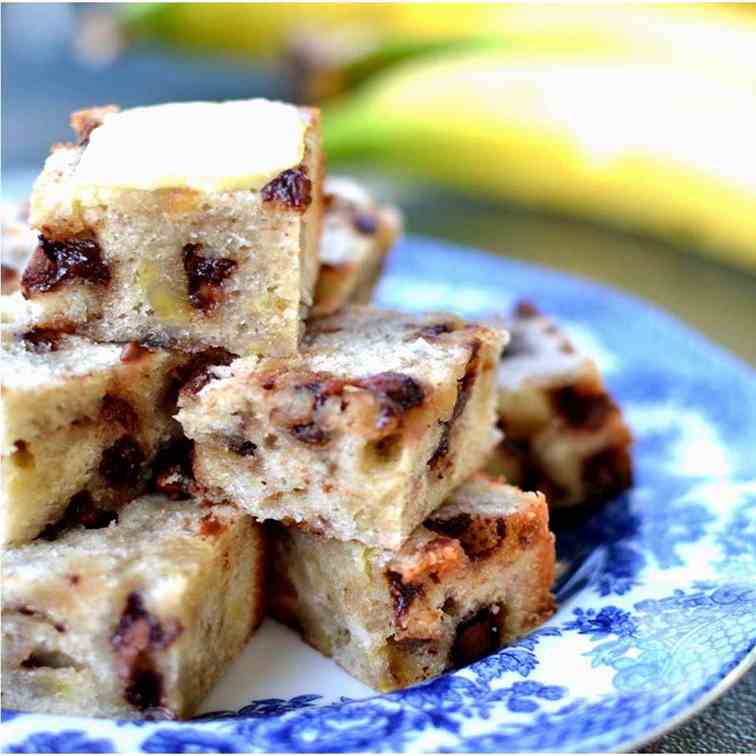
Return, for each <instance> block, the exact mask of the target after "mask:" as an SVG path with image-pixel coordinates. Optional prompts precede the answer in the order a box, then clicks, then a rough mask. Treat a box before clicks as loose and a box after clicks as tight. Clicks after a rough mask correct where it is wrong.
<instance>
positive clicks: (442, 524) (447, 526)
mask: <svg viewBox="0 0 756 756" xmlns="http://www.w3.org/2000/svg"><path fill="white" fill-rule="evenodd" d="M470 522H471V517H470V515H469V514H467V513H465V512H462V513H461V514H458V515H456V516H455V517H450V518H449V519H448V520H434V519H433V518H430V519H428V520H426V521H425V522H424V523H423V524H424V525H425V527H426V528H428V530H432V531H433V532H434V533H441V534H442V535H445V536H449V538H457V539H459V537H460V536H461V535H463V534H464V533H465V531H466V530H467V529H468V528H469V527H470Z"/></svg>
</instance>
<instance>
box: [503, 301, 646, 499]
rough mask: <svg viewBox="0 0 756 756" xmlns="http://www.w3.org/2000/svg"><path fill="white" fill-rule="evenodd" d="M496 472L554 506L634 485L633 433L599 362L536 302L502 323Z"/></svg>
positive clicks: (603, 496) (606, 496)
mask: <svg viewBox="0 0 756 756" xmlns="http://www.w3.org/2000/svg"><path fill="white" fill-rule="evenodd" d="M502 325H503V326H504V327H505V328H507V330H508V331H509V333H510V341H509V343H508V345H507V347H506V348H505V350H504V352H503V353H502V358H501V362H500V364H499V390H498V407H497V411H498V414H499V421H498V422H499V427H500V428H501V430H502V431H503V432H504V440H503V441H502V442H501V443H500V444H499V445H498V446H497V448H496V450H495V452H494V453H493V455H492V457H491V460H490V462H489V464H488V469H489V470H490V471H491V472H492V473H494V474H503V475H504V476H505V477H506V478H507V480H509V481H510V482H511V483H513V484H515V485H518V486H521V487H523V488H526V489H528V490H539V491H543V492H544V493H545V494H546V496H547V497H548V500H549V504H550V505H551V506H553V507H571V506H575V505H580V504H585V505H595V504H600V503H602V502H604V501H606V500H607V499H610V498H611V497H613V496H616V495H618V494H620V493H622V491H624V490H626V489H627V488H629V487H630V486H631V485H632V478H633V475H632V459H631V456H630V447H631V444H632V436H631V434H630V430H629V429H628V427H627V424H626V423H625V421H624V418H623V416H622V412H621V410H620V408H619V407H618V406H617V404H616V403H615V401H614V400H613V399H612V397H611V396H610V394H609V393H608V391H607V390H606V387H605V386H604V383H603V381H602V378H601V374H600V372H599V369H598V367H597V365H596V363H595V362H594V361H593V360H592V359H591V358H590V357H588V356H586V355H585V354H582V353H581V352H580V351H578V350H577V349H576V348H575V346H574V345H573V344H572V342H571V341H570V340H569V339H568V338H567V336H566V335H565V334H564V333H563V331H562V330H561V329H560V328H559V326H558V325H557V324H556V323H555V322H554V321H553V320H552V319H550V318H548V317H546V316H544V315H542V314H541V313H540V312H539V311H538V310H537V308H536V307H534V306H533V305H532V304H530V303H528V302H521V303H520V304H519V305H518V306H517V307H516V308H515V310H514V312H513V313H512V315H511V317H510V318H509V319H508V320H506V321H505V322H504V323H503V324H502Z"/></svg>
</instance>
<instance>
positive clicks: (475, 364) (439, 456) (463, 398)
mask: <svg viewBox="0 0 756 756" xmlns="http://www.w3.org/2000/svg"><path fill="white" fill-rule="evenodd" d="M479 366H480V340H479V339H474V340H473V341H472V342H471V344H470V357H469V359H468V360H467V365H466V366H465V372H464V374H463V375H462V377H461V378H460V379H459V380H458V381H457V398H456V400H455V402H454V407H453V409H452V414H451V417H450V418H449V419H448V420H446V421H444V422H442V423H441V425H442V426H443V430H442V431H441V438H440V439H439V442H438V445H437V446H436V449H435V451H434V452H433V454H432V455H431V458H430V459H429V460H428V467H430V468H431V470H433V471H434V472H436V473H437V474H438V475H439V476H443V473H444V471H445V469H446V468H447V467H448V463H447V464H444V465H443V466H442V463H443V462H445V461H446V457H447V455H448V454H449V444H450V441H451V432H452V429H453V427H454V424H455V423H456V422H457V420H459V418H460V416H461V415H462V413H463V412H464V411H465V407H466V406H467V402H468V401H469V400H470V394H471V393H472V388H473V385H474V384H475V381H476V379H477V377H478V368H479Z"/></svg>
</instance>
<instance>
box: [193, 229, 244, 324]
mask: <svg viewBox="0 0 756 756" xmlns="http://www.w3.org/2000/svg"><path fill="white" fill-rule="evenodd" d="M202 246H203V245H202V244H191V243H190V244H185V245H184V249H183V252H184V272H185V273H186V278H187V284H188V289H189V302H190V304H191V305H192V307H194V308H196V309H198V310H202V312H203V313H205V315H208V314H209V313H211V312H212V311H213V310H214V309H215V308H216V307H217V306H218V304H220V302H221V300H222V298H223V291H222V290H223V282H224V281H225V280H226V278H228V277H229V276H230V275H231V273H232V272H233V270H234V269H235V268H236V261H235V260H228V259H226V258H225V257H203V256H202V255H201V254H200V252H201V251H202Z"/></svg>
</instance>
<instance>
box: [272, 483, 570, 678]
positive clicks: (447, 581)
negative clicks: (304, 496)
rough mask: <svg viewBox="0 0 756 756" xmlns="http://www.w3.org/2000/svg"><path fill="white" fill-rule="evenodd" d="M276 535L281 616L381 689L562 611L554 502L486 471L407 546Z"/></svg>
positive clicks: (430, 672) (487, 648)
mask: <svg viewBox="0 0 756 756" xmlns="http://www.w3.org/2000/svg"><path fill="white" fill-rule="evenodd" d="M478 501H481V505H480V506H478V505H477V503H476V502H478ZM497 501H499V502H500V506H499V508H498V511H497V506H496V502H497ZM272 533H273V536H272V538H273V541H272V543H273V555H274V558H273V570H274V576H275V580H274V582H273V583H272V586H271V590H270V601H271V610H272V612H273V614H274V616H276V617H277V618H278V619H279V620H281V621H283V622H285V623H287V624H289V625H291V626H293V627H295V628H296V629H298V630H299V631H300V632H301V633H302V634H303V637H304V639H305V640H306V641H307V642H308V643H310V644H311V645H312V646H314V647H315V648H316V649H318V650H319V651H321V652H322V653H324V654H326V655H329V656H333V658H334V659H335V660H336V661H337V662H338V663H339V664H341V665H342V666H343V667H344V668H345V669H346V670H347V671H348V672H350V673H351V674H354V675H355V676H357V677H358V678H360V679H361V680H363V682H365V683H366V684H368V685H370V686H371V687H373V688H376V689H379V690H392V689H395V688H400V687H405V686H407V685H411V684H413V683H416V682H420V681H421V680H425V679H428V678H430V677H433V676H435V675H437V674H440V673H442V672H444V671H446V670H447V669H451V668H455V667H458V666H464V665H465V664H468V663H470V662H472V661H474V660H475V659H477V658H480V657H481V656H484V655H486V654H487V653H491V652H492V651H494V650H496V649H497V648H498V647H499V646H501V645H504V644H506V643H509V642H511V641H512V640H514V639H515V638H517V637H519V636H521V635H523V634H524V633H526V632H528V631H529V630H532V629H533V628H534V627H536V626H538V625H540V624H542V623H543V622H544V621H546V620H547V619H548V617H549V616H551V614H552V613H553V611H554V599H553V597H552V595H551V593H550V586H551V584H552V582H553V579H554V563H555V554H554V538H553V535H552V534H551V533H550V532H549V529H548V508H547V505H546V501H545V499H544V498H543V496H541V495H539V494H526V493H523V492H522V491H519V490H518V489H515V488H513V487H511V486H507V485H504V484H503V483H500V482H497V481H493V480H490V479H486V478H484V477H483V476H477V477H476V478H474V479H473V480H471V481H470V482H468V483H466V484H464V485H463V486H461V487H460V488H459V489H458V491H457V492H456V493H455V494H454V495H453V496H452V497H451V498H450V500H449V501H448V502H447V503H446V504H445V505H444V507H442V508H441V509H440V510H438V511H437V512H435V513H434V514H433V515H432V516H431V518H429V519H428V520H427V521H426V522H425V524H424V525H422V526H420V527H419V528H418V529H417V530H416V531H415V532H414V533H413V534H412V536H411V537H410V539H409V540H408V541H407V542H406V543H405V544H404V546H403V547H402V549H401V550H400V551H399V552H398V553H392V552H387V551H381V550H378V549H369V548H365V547H363V546H361V545H360V544H356V543H354V542H347V543H342V542H337V541H333V540H329V539H324V538H322V537H318V536H315V535H312V534H309V533H306V532H303V531H302V530H301V529H297V528H294V529H291V528H289V529H285V528H282V527H281V526H276V527H274V528H272Z"/></svg>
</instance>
